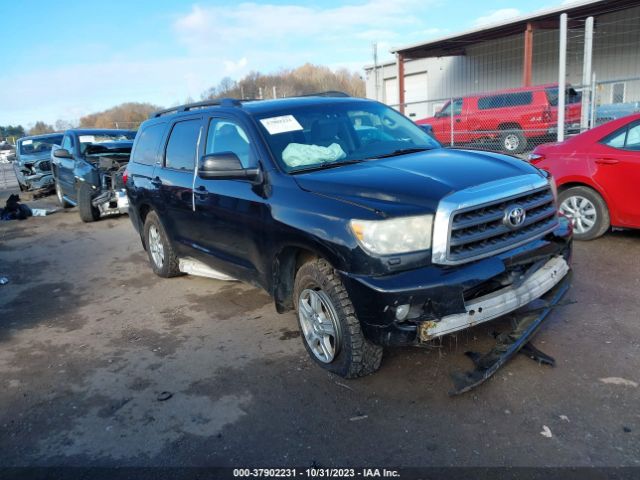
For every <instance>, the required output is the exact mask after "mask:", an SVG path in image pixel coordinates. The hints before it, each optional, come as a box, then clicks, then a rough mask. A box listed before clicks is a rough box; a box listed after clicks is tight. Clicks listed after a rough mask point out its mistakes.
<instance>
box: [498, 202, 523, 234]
mask: <svg viewBox="0 0 640 480" xmlns="http://www.w3.org/2000/svg"><path fill="white" fill-rule="evenodd" d="M525 218H527V211H526V210H525V209H524V208H522V207H521V206H519V205H515V206H513V205H512V206H510V207H508V208H507V209H506V210H505V213H504V219H503V223H504V224H505V225H506V226H507V227H508V228H510V229H512V230H515V229H516V228H520V227H521V226H522V224H523V223H524V220H525Z"/></svg>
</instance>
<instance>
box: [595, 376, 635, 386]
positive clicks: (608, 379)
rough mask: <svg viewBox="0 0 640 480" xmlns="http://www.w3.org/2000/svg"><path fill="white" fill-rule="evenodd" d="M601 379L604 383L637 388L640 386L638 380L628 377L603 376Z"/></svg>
mask: <svg viewBox="0 0 640 480" xmlns="http://www.w3.org/2000/svg"><path fill="white" fill-rule="evenodd" d="M600 381H601V382H602V383H608V384H610V385H623V386H625V387H634V388H636V387H637V386H638V383H637V382H634V381H633V380H627V379H626V378H622V377H606V378H601V379H600Z"/></svg>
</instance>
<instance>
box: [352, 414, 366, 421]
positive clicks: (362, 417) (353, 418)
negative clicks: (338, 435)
mask: <svg viewBox="0 0 640 480" xmlns="http://www.w3.org/2000/svg"><path fill="white" fill-rule="evenodd" d="M365 418H369V415H357V416H355V417H351V418H350V419H349V421H351V422H357V421H358V420H364V419H365Z"/></svg>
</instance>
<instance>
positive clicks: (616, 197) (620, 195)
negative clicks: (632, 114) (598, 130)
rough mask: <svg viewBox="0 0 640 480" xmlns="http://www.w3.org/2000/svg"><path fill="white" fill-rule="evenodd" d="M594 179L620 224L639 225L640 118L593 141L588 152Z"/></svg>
mask: <svg viewBox="0 0 640 480" xmlns="http://www.w3.org/2000/svg"><path fill="white" fill-rule="evenodd" d="M589 160H590V163H591V168H592V171H593V174H592V175H593V179H594V181H595V182H596V183H597V184H598V185H600V186H601V187H602V188H603V189H604V191H605V192H606V193H607V196H608V197H609V202H610V203H611V204H612V205H609V208H610V209H615V213H616V216H617V217H618V219H619V221H620V222H621V224H622V225H623V226H630V227H631V226H633V227H638V226H640V189H639V186H640V121H635V122H632V123H630V124H628V125H626V126H625V127H623V128H620V129H618V130H616V131H615V132H613V133H612V134H610V135H608V136H607V137H605V138H604V139H602V140H601V141H600V142H599V143H595V144H594V146H593V147H592V148H591V151H590V152H589Z"/></svg>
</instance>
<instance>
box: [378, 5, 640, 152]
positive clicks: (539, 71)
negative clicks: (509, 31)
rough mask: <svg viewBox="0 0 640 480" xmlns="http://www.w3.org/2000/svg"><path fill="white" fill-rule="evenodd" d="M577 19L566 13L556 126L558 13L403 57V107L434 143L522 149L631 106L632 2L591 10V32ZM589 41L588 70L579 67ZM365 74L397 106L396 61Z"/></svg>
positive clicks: (636, 68) (637, 106) (639, 101)
mask: <svg viewBox="0 0 640 480" xmlns="http://www.w3.org/2000/svg"><path fill="white" fill-rule="evenodd" d="M587 23H588V22H587V20H586V19H584V18H581V19H572V18H571V17H569V19H568V28H567V37H566V38H567V47H566V63H565V65H566V75H565V81H566V89H565V107H564V118H565V120H564V125H562V126H560V127H559V113H560V112H559V111H558V108H559V107H558V104H559V92H558V84H559V71H560V68H559V63H560V53H559V52H560V31H559V18H558V21H555V20H554V21H549V22H546V23H543V24H535V22H534V23H533V24H532V28H531V30H530V31H529V33H526V32H524V33H520V34H514V35H511V36H509V37H506V38H499V39H493V40H487V41H483V42H479V43H475V44H471V45H469V44H465V45H461V47H460V52H459V53H452V54H451V56H443V57H430V58H421V59H418V58H415V59H409V60H408V61H405V62H404V72H405V76H404V90H405V99H404V100H405V102H404V110H405V114H406V115H407V116H409V118H411V119H412V120H414V121H415V122H416V123H418V124H425V125H430V126H431V129H432V132H433V135H434V136H435V137H436V138H437V139H438V140H439V141H440V142H441V143H442V144H443V145H446V146H456V147H457V146H465V147H472V148H481V149H488V150H495V151H502V152H507V153H511V154H522V155H526V153H527V152H528V151H531V150H532V149H534V148H535V147H536V146H537V145H540V144H542V143H547V142H553V141H556V140H557V138H558V128H564V136H565V138H566V137H567V136H571V135H575V134H578V133H580V132H582V131H585V130H587V129H589V128H593V127H594V126H597V125H600V124H602V123H605V122H607V121H610V120H613V119H616V118H620V117H622V116H625V115H629V114H632V113H636V112H639V111H640V49H639V48H638V46H639V45H640V6H637V7H636V6H634V7H630V8H628V9H625V10H623V11H616V12H610V13H603V14H601V15H598V16H596V17H595V22H594V28H593V34H592V35H589V28H587ZM589 42H592V49H591V51H592V54H591V57H590V58H591V60H592V61H591V68H589V67H588V66H587V67H586V68H585V64H584V61H585V43H586V44H587V45H588V44H589ZM527 44H528V45H529V47H530V48H529V49H527V48H526V46H527ZM587 50H588V48H587ZM527 51H528V52H529V53H530V55H531V62H530V65H531V68H530V70H529V71H528V72H527V68H526V64H527V62H526V61H525V58H526V56H527V54H528V53H527ZM586 58H589V56H588V55H587V57H586ZM368 75H369V77H370V78H371V85H375V87H372V88H370V89H369V91H370V92H375V94H371V96H372V97H375V98H378V99H379V100H382V101H383V102H385V103H387V104H388V105H390V106H393V107H395V108H398V107H399V104H398V95H397V91H398V80H397V67H396V65H393V64H386V65H384V66H383V67H381V69H380V71H379V72H378V73H376V74H375V78H374V74H373V72H369V73H368ZM527 76H528V78H527ZM523 84H525V85H530V86H522V85H523Z"/></svg>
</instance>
